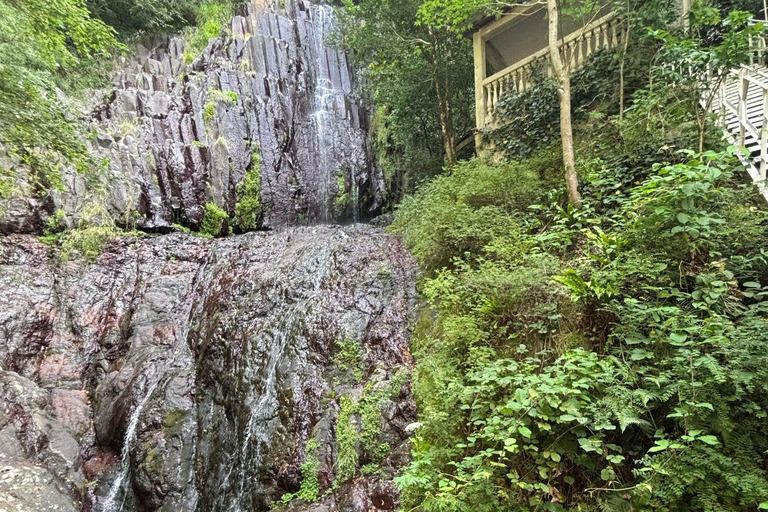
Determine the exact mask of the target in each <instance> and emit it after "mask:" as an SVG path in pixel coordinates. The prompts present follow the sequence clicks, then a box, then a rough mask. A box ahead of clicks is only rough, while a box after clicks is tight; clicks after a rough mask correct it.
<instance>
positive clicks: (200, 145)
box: [187, 112, 205, 148]
mask: <svg viewBox="0 0 768 512" xmlns="http://www.w3.org/2000/svg"><path fill="white" fill-rule="evenodd" d="M203 116H205V112H203ZM187 146H192V147H195V148H204V147H205V144H204V143H202V142H200V141H199V140H193V141H192V142H190V143H189V144H187Z"/></svg>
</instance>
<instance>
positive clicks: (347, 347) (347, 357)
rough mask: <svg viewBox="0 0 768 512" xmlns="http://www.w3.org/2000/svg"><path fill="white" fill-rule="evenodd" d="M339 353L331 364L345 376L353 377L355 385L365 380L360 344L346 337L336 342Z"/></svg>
mask: <svg viewBox="0 0 768 512" xmlns="http://www.w3.org/2000/svg"><path fill="white" fill-rule="evenodd" d="M336 348H337V350H338V351H337V352H336V354H335V355H334V356H333V358H332V359H331V362H332V363H333V364H334V366H336V368H337V369H338V370H340V371H341V372H342V373H344V374H345V375H351V376H352V377H353V380H354V382H355V383H359V382H360V381H361V380H363V361H362V353H361V346H360V342H358V341H356V340H354V339H352V338H350V337H348V336H344V337H343V338H342V339H340V340H336Z"/></svg>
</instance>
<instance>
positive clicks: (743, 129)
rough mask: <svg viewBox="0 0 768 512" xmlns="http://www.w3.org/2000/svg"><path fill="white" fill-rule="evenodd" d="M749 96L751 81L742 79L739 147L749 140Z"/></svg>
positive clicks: (740, 86) (740, 85)
mask: <svg viewBox="0 0 768 512" xmlns="http://www.w3.org/2000/svg"><path fill="white" fill-rule="evenodd" d="M748 94H749V81H748V80H747V79H746V77H744V76H742V77H741V82H740V84H739V108H738V110H739V143H738V144H737V145H738V146H739V147H741V146H743V145H744V141H745V140H746V138H747V95H748Z"/></svg>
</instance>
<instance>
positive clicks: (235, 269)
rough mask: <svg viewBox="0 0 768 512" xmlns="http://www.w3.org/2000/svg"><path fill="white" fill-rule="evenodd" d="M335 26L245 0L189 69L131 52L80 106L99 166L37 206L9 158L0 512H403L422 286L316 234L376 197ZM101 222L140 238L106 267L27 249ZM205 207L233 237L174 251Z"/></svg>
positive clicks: (172, 48)
mask: <svg viewBox="0 0 768 512" xmlns="http://www.w3.org/2000/svg"><path fill="white" fill-rule="evenodd" d="M332 27H333V15H332V9H331V8H330V7H328V6H326V5H320V4H317V3H312V2H309V1H307V0H285V2H277V1H275V2H274V3H272V2H270V3H269V5H267V4H266V3H264V2H259V1H258V0H254V2H252V3H250V4H248V5H247V6H245V7H243V10H242V12H241V15H238V16H236V17H234V18H233V19H232V21H231V23H230V24H229V26H228V28H227V30H226V31H225V33H224V34H223V35H222V37H220V38H214V39H211V40H210V42H209V44H208V47H207V48H206V49H205V51H204V52H203V53H202V55H199V56H197V57H195V58H193V59H190V58H188V57H189V54H188V53H185V48H184V39H183V38H181V37H174V38H170V39H169V40H167V41H163V42H162V43H160V44H157V45H153V46H152V47H151V48H141V47H139V48H138V49H137V51H136V52H135V55H134V56H133V57H131V58H130V59H128V60H126V61H125V62H124V68H123V69H122V70H121V71H120V72H119V73H117V74H116V75H115V80H114V88H113V89H111V90H110V91H108V92H107V94H106V98H104V97H103V96H98V97H94V98H92V99H91V101H90V103H89V105H90V106H89V107H88V108H86V109H85V111H86V112H88V116H89V119H90V122H91V124H92V138H91V139H90V140H89V142H88V144H89V147H90V150H91V153H92V155H93V157H94V160H95V161H102V162H104V168H103V169H102V170H101V171H99V172H97V173H95V174H94V173H90V174H78V173H77V172H75V170H74V169H67V168H65V169H63V170H62V177H63V186H62V187H61V190H59V191H53V192H52V193H51V194H50V195H47V194H42V195H41V194H40V191H39V190H36V189H35V180H34V178H33V177H32V175H31V174H30V173H29V172H28V171H27V170H26V169H24V168H23V167H21V166H14V164H13V162H9V161H8V159H9V157H8V155H3V154H2V151H1V149H2V148H0V160H2V161H3V163H4V165H5V164H7V165H10V166H12V167H13V169H14V171H15V173H16V175H17V177H18V179H17V186H18V188H19V190H21V192H22V193H21V194H19V195H16V196H14V197H13V198H11V199H9V200H7V201H5V202H3V203H2V204H0V233H5V235H7V236H2V235H0V290H2V293H1V294H0V511H8V512H11V511H13V512H33V511H34V512H49V511H59V512H75V511H77V512H150V511H152V512H154V511H164V512H193V511H195V512H261V511H265V510H268V509H270V507H283V508H285V509H286V510H289V511H312V512H331V511H345V512H370V511H389V510H395V509H396V508H397V506H398V495H397V491H396V488H395V487H394V484H393V483H392V477H393V476H394V474H395V473H396V471H397V470H398V468H400V467H402V465H403V464H404V462H405V461H406V460H407V456H408V447H407V443H406V440H407V437H408V429H407V426H408V425H409V424H410V423H411V422H412V421H414V418H415V408H414V404H413V401H412V398H411V393H410V387H409V371H410V367H411V359H410V354H409V351H408V325H409V316H410V312H411V311H412V308H413V303H414V300H415V291H414V288H413V282H414V279H413V272H414V269H415V265H414V264H413V262H412V261H411V258H410V257H409V255H408V254H407V253H406V252H405V251H404V249H403V247H402V245H401V243H400V241H399V240H397V239H395V238H392V237H389V236H387V235H386V234H384V233H383V232H382V231H381V230H379V229H378V228H374V227H371V226H364V225H360V224H352V225H349V226H347V227H339V226H328V225H321V224H328V223H333V222H338V221H355V220H360V219H365V218H366V217H369V216H372V215H374V214H375V213H376V212H377V211H378V210H379V208H380V206H381V204H382V197H383V188H384V186H383V183H382V178H381V175H380V172H379V170H378V169H377V167H376V165H375V163H374V162H373V161H372V158H371V151H370V143H369V140H368V118H369V112H368V108H367V106H366V104H365V102H364V101H363V99H362V98H361V97H360V96H359V95H358V93H357V86H356V79H355V73H354V70H353V69H351V67H350V65H349V64H348V62H347V60H346V57H345V55H344V54H343V53H340V52H338V51H336V50H333V49H331V48H329V47H327V46H326V44H325V38H326V37H327V35H328V34H329V33H330V31H331V30H332ZM244 184H245V185H247V186H245V185H244ZM244 201H246V202H247V204H248V205H249V208H250V210H249V213H250V217H249V219H250V221H252V222H249V223H248V225H244V223H243V222H242V219H239V220H238V215H239V211H240V206H241V205H242V204H243V202H244ZM94 205H96V206H97V208H96V211H98V212H99V213H98V214H97V215H96V216H95V217H94V219H91V220H93V221H94V222H95V224H94V226H93V227H95V228H97V229H101V228H99V227H98V226H99V222H102V223H104V222H106V220H108V219H112V220H113V221H115V222H116V223H117V224H118V225H120V224H122V225H123V226H126V227H129V228H131V229H130V230H128V231H129V232H133V233H134V234H133V235H130V236H129V235H125V236H121V237H116V236H115V234H114V230H113V229H112V228H111V227H109V230H110V232H109V236H108V237H106V238H105V240H107V239H108V240H110V241H109V242H108V243H107V245H106V247H105V249H104V250H103V251H102V252H101V254H100V255H98V257H95V256H96V255H97V254H98V250H96V251H94V253H95V254H91V253H89V254H88V255H89V256H91V257H95V261H86V260H84V259H74V260H73V259H71V258H70V257H69V256H67V257H63V254H64V253H63V249H62V246H60V245H57V244H56V243H54V244H53V246H49V245H45V244H43V243H42V242H41V241H40V240H39V239H38V238H37V237H35V236H33V235H32V234H40V233H41V232H42V230H43V226H44V225H45V224H46V219H48V218H50V217H51V216H53V217H52V218H53V219H55V220H56V221H57V222H60V223H61V224H63V225H64V226H66V227H67V228H69V229H71V228H73V227H75V226H76V225H77V223H78V221H79V219H82V218H84V217H85V216H86V215H89V214H86V213H84V212H87V211H89V209H91V210H92V209H93V208H94ZM211 205H216V206H218V207H219V208H221V209H223V210H224V211H225V212H226V214H227V215H228V216H229V220H230V225H229V227H230V228H233V229H230V230H229V231H230V232H231V231H234V235H233V236H228V237H226V238H221V239H211V238H200V237H196V236H193V235H190V234H181V233H177V234H167V233H168V232H170V231H171V230H173V229H175V230H181V231H188V230H187V229H185V228H191V229H192V230H193V231H194V230H197V229H199V228H200V225H201V223H203V220H204V212H205V211H206V209H207V208H208V207H209V206H211ZM174 224H180V225H181V226H182V227H181V228H179V227H178V226H175V227H174ZM297 224H313V225H314V227H308V226H303V227H297ZM64 226H60V227H64ZM109 226H111V221H110V224H109ZM102 227H105V226H104V225H102ZM134 227H137V228H139V229H140V230H143V231H144V232H145V233H144V234H140V232H138V231H133V229H132V228H134ZM89 229H90V228H89ZM226 231H227V230H222V234H224V233H226ZM246 231H249V232H248V233H245V234H240V233H243V232H246ZM77 232H79V231H78V230H76V231H74V232H72V233H70V234H69V235H67V236H70V235H72V234H73V233H77ZM147 232H149V233H147ZM152 232H154V234H152ZM162 233H166V234H162ZM47 242H49V243H50V239H48V240H47Z"/></svg>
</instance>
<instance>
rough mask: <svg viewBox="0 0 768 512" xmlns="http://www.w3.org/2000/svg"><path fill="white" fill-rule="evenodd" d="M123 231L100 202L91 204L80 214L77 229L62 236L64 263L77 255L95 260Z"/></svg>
mask: <svg viewBox="0 0 768 512" xmlns="http://www.w3.org/2000/svg"><path fill="white" fill-rule="evenodd" d="M120 234H122V231H121V230H120V229H119V228H118V227H117V226H116V225H115V222H114V220H113V219H112V217H111V216H110V215H109V213H108V212H107V210H106V208H105V207H104V206H103V205H102V204H99V203H98V202H94V203H91V204H90V205H89V206H88V207H86V208H85V209H84V210H83V212H82V213H81V214H80V219H79V220H78V222H77V226H76V227H75V229H73V230H71V231H68V232H66V233H64V234H62V235H61V236H60V238H59V239H60V240H61V252H60V258H61V260H62V261H69V260H70V259H72V257H73V255H75V254H77V255H80V256H82V257H83V258H85V260H86V261H93V260H95V259H96V258H97V257H98V256H99V255H100V254H101V253H102V251H103V250H104V247H105V246H106V245H107V243H109V242H110V241H111V240H114V239H115V238H117V237H118V236H119V235H120Z"/></svg>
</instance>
